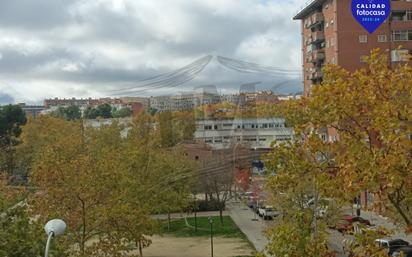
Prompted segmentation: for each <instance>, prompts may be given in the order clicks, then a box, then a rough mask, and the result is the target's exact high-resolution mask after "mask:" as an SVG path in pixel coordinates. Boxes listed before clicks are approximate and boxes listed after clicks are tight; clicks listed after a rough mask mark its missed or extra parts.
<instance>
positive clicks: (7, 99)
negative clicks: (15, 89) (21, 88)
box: [0, 92, 14, 105]
mask: <svg viewBox="0 0 412 257" xmlns="http://www.w3.org/2000/svg"><path fill="white" fill-rule="evenodd" d="M13 103H14V98H13V97H12V96H11V95H9V94H6V93H2V92H0V105H4V104H13Z"/></svg>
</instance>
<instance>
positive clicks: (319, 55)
mask: <svg viewBox="0 0 412 257" xmlns="http://www.w3.org/2000/svg"><path fill="white" fill-rule="evenodd" d="M323 60H325V51H324V50H315V51H313V52H312V53H310V54H308V55H307V57H306V62H307V63H317V62H321V61H323Z"/></svg>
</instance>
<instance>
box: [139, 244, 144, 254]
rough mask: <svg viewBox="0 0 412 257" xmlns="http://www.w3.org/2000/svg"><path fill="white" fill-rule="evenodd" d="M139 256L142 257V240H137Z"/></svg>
mask: <svg viewBox="0 0 412 257" xmlns="http://www.w3.org/2000/svg"><path fill="white" fill-rule="evenodd" d="M139 255H140V257H143V247H142V240H139Z"/></svg>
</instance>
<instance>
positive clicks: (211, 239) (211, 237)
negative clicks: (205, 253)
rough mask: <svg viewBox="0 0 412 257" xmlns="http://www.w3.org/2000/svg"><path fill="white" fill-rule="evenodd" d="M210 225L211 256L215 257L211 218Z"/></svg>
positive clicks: (210, 219)
mask: <svg viewBox="0 0 412 257" xmlns="http://www.w3.org/2000/svg"><path fill="white" fill-rule="evenodd" d="M209 224H210V251H211V256H212V257H213V219H212V217H209Z"/></svg>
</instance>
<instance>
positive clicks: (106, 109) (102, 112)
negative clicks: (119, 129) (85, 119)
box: [97, 104, 113, 119]
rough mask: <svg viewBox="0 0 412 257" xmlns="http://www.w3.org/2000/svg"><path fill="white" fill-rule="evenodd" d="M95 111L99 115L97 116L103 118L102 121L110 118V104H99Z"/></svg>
mask: <svg viewBox="0 0 412 257" xmlns="http://www.w3.org/2000/svg"><path fill="white" fill-rule="evenodd" d="M97 111H98V113H99V116H100V117H102V118H104V119H108V118H112V117H113V115H112V107H111V106H110V104H101V105H99V106H97Z"/></svg>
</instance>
